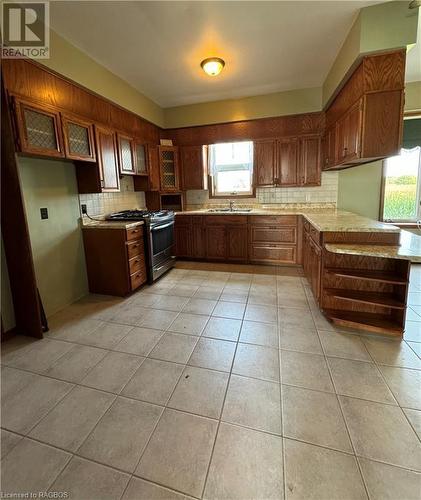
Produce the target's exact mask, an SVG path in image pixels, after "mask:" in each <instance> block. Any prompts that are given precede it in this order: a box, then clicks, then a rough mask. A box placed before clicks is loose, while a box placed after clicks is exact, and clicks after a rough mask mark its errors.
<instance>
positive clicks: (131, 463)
mask: <svg viewBox="0 0 421 500" xmlns="http://www.w3.org/2000/svg"><path fill="white" fill-rule="evenodd" d="M162 411H163V408H162V407H161V406H156V405H151V404H149V403H144V402H142V401H135V400H133V399H127V398H122V397H118V398H117V399H116V400H115V401H114V403H113V405H112V406H111V408H110V409H109V410H108V411H107V413H106V414H105V415H104V416H103V417H102V418H101V420H100V421H99V423H98V425H97V426H96V427H95V429H94V431H93V432H92V433H91V434H90V435H89V437H88V438H87V439H86V441H85V442H84V443H83V445H82V446H81V447H80V448H79V451H78V453H79V454H80V455H82V456H83V457H85V458H88V459H92V460H95V461H96V462H100V463H103V464H105V465H109V466H111V467H115V468H117V469H120V470H124V471H127V472H133V471H134V469H135V467H136V465H137V463H138V462H139V459H140V456H141V454H142V451H143V449H144V447H145V446H146V444H147V442H148V439H149V437H150V435H151V434H152V431H153V430H154V428H155V426H156V424H157V422H158V420H159V417H160V416H161V413H162Z"/></svg>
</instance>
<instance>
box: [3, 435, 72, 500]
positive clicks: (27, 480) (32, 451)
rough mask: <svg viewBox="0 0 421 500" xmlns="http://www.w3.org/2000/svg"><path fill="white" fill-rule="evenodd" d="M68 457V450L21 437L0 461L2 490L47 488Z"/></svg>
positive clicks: (23, 491)
mask: <svg viewBox="0 0 421 500" xmlns="http://www.w3.org/2000/svg"><path fill="white" fill-rule="evenodd" d="M70 458H71V455H70V453H66V452H64V451H62V450H57V449H56V448H52V447H51V446H47V445H45V444H41V443H37V442H35V441H32V440H30V439H26V438H25V439H22V440H21V441H20V442H19V443H18V444H17V445H16V446H15V447H14V448H13V450H12V451H11V452H10V453H8V455H6V457H5V458H4V459H3V460H2V462H1V483H2V493H3V494H4V495H5V494H7V493H9V494H13V493H14V494H17V493H21V494H24V493H26V494H27V495H29V493H30V492H32V493H36V494H38V492H40V491H46V490H48V488H49V487H50V486H51V484H52V483H53V481H54V480H55V478H56V477H57V476H58V475H59V474H60V472H61V471H62V470H63V468H64V467H65V466H66V463H67V462H68V461H69V460H70ZM11 498H16V497H11ZM22 498H29V496H28V497H22ZM34 498H35V497H34Z"/></svg>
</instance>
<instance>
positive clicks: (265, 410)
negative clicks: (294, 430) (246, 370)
mask: <svg viewBox="0 0 421 500" xmlns="http://www.w3.org/2000/svg"><path fill="white" fill-rule="evenodd" d="M222 420H224V421H225V422H230V423H233V424H240V425H243V426H245V427H252V428H254V429H257V430H263V431H267V432H272V433H274V434H281V430H282V428H281V399H280V387H279V384H277V383H275V382H267V381H265V380H257V379H252V378H248V377H240V376H238V375H232V376H231V378H230V382H229V386H228V391H227V395H226V399H225V404H224V410H223V413H222Z"/></svg>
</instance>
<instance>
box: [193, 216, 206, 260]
mask: <svg viewBox="0 0 421 500" xmlns="http://www.w3.org/2000/svg"><path fill="white" fill-rule="evenodd" d="M205 256H206V230H205V226H204V224H203V217H202V216H200V215H195V216H194V217H192V257H194V258H196V259H203V258H204V257H205Z"/></svg>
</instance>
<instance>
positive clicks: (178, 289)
mask: <svg viewBox="0 0 421 500" xmlns="http://www.w3.org/2000/svg"><path fill="white" fill-rule="evenodd" d="M198 289H199V285H180V284H178V283H177V284H176V285H175V286H174V288H173V289H172V290H171V295H176V296H177V297H193V295H194V294H195V293H196V292H197V290H198Z"/></svg>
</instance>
